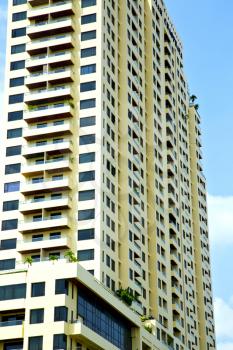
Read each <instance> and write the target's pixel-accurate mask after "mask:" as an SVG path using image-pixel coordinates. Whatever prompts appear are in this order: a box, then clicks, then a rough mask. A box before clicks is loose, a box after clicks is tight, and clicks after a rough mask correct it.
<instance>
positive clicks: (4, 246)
mask: <svg viewBox="0 0 233 350" xmlns="http://www.w3.org/2000/svg"><path fill="white" fill-rule="evenodd" d="M16 242H17V240H16V238H11V239H3V240H2V241H1V250H8V249H15V248H16Z"/></svg>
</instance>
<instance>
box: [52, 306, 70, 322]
mask: <svg viewBox="0 0 233 350" xmlns="http://www.w3.org/2000/svg"><path fill="white" fill-rule="evenodd" d="M67 317H68V309H67V307H66V306H56V307H55V308H54V321H55V322H56V321H65V322H67Z"/></svg>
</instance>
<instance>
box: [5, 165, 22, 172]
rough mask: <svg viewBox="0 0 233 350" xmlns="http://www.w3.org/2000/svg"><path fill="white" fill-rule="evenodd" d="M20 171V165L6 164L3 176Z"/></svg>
mask: <svg viewBox="0 0 233 350" xmlns="http://www.w3.org/2000/svg"><path fill="white" fill-rule="evenodd" d="M20 169H21V164H20V163H15V164H7V165H6V166H5V175H9V174H17V173H20Z"/></svg>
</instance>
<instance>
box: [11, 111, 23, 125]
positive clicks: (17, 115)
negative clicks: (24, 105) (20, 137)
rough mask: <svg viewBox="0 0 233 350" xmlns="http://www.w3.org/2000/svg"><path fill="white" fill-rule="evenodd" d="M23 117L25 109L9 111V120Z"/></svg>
mask: <svg viewBox="0 0 233 350" xmlns="http://www.w3.org/2000/svg"><path fill="white" fill-rule="evenodd" d="M21 119H23V111H16V112H9V113H8V121H9V122H12V121H14V120H21Z"/></svg>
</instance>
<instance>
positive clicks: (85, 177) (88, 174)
mask: <svg viewBox="0 0 233 350" xmlns="http://www.w3.org/2000/svg"><path fill="white" fill-rule="evenodd" d="M93 180H95V172H94V171H93V170H92V171H82V172H81V173H79V182H85V181H93Z"/></svg>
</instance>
